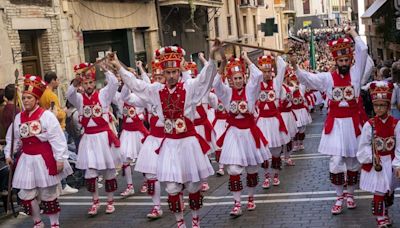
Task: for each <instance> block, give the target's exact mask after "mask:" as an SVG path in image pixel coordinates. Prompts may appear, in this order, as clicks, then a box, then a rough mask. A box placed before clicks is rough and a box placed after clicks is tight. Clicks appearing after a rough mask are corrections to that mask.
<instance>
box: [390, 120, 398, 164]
mask: <svg viewBox="0 0 400 228" xmlns="http://www.w3.org/2000/svg"><path fill="white" fill-rule="evenodd" d="M394 133H395V135H396V147H395V151H394V153H395V157H394V159H393V161H392V165H393V167H394V168H396V169H397V168H400V122H398V123H397V125H396V128H395V129H394Z"/></svg>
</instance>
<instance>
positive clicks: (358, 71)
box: [348, 28, 368, 87]
mask: <svg viewBox="0 0 400 228" xmlns="http://www.w3.org/2000/svg"><path fill="white" fill-rule="evenodd" d="M348 34H350V35H351V36H352V37H353V39H354V42H355V56H354V57H355V63H354V66H353V68H354V71H352V72H351V79H352V81H355V82H356V83H357V84H360V87H361V79H362V77H363V75H364V72H365V65H366V63H367V59H368V46H367V45H366V44H365V43H364V41H363V40H362V39H361V37H360V36H359V35H358V34H357V32H356V31H355V30H354V28H351V29H350V30H349V31H348Z"/></svg>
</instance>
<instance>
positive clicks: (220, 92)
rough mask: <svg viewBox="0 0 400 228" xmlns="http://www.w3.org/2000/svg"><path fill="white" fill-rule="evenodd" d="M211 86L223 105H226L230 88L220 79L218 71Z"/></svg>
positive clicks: (229, 97)
mask: <svg viewBox="0 0 400 228" xmlns="http://www.w3.org/2000/svg"><path fill="white" fill-rule="evenodd" d="M213 87H214V91H215V95H217V98H218V99H219V100H220V101H221V102H222V104H223V105H224V106H225V107H228V106H229V102H230V100H231V96H232V89H231V88H230V87H229V86H228V85H226V84H225V83H224V82H223V81H222V79H221V75H220V74H219V73H217V76H215V79H214V82H213Z"/></svg>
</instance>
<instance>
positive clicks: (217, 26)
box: [214, 17, 219, 37]
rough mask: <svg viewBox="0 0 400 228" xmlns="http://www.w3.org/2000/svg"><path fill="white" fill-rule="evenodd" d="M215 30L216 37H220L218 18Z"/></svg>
mask: <svg viewBox="0 0 400 228" xmlns="http://www.w3.org/2000/svg"><path fill="white" fill-rule="evenodd" d="M214 30H215V37H219V25H218V17H214Z"/></svg>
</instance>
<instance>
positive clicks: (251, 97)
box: [246, 63, 263, 104]
mask: <svg viewBox="0 0 400 228" xmlns="http://www.w3.org/2000/svg"><path fill="white" fill-rule="evenodd" d="M249 70H250V77H249V80H248V81H247V84H246V97H247V100H248V102H249V103H251V104H255V103H256V100H257V99H258V95H259V93H260V90H261V86H260V83H261V82H262V80H263V73H262V71H261V70H260V69H258V67H257V66H256V65H255V64H254V63H252V64H251V65H250V66H249Z"/></svg>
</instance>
